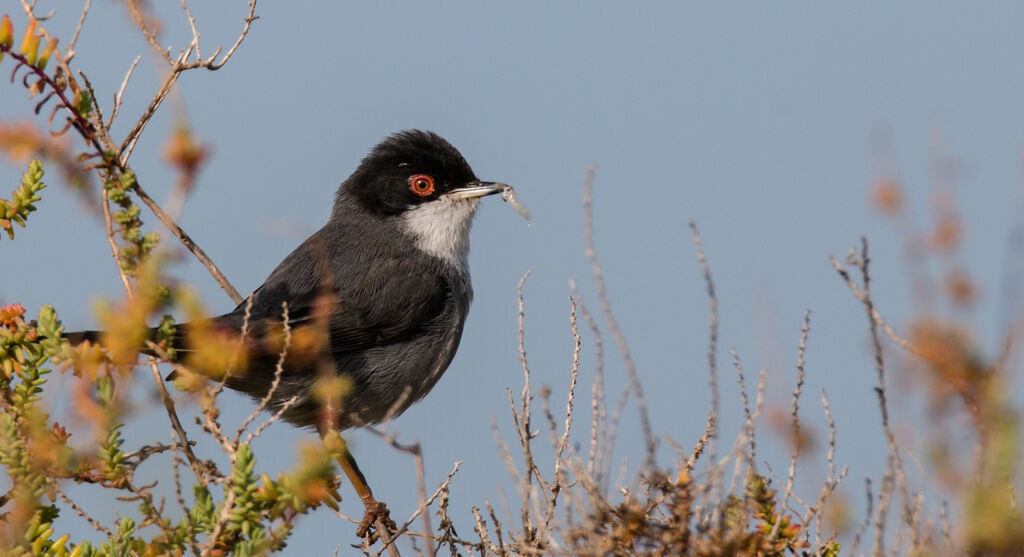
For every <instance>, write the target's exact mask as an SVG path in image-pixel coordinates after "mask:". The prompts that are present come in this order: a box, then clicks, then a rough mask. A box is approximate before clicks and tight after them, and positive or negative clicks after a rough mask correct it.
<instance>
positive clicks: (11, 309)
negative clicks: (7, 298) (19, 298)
mask: <svg viewBox="0 0 1024 557" xmlns="http://www.w3.org/2000/svg"><path fill="white" fill-rule="evenodd" d="M22 315H25V308H24V307H22V305H21V304H7V305H5V306H4V307H2V308H0V325H3V326H5V327H10V326H11V325H15V324H17V323H19V322H21V316H22Z"/></svg>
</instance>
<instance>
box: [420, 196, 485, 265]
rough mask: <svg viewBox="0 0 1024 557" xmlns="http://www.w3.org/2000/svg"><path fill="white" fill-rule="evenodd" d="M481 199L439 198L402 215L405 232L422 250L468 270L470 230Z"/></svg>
mask: <svg viewBox="0 0 1024 557" xmlns="http://www.w3.org/2000/svg"><path fill="white" fill-rule="evenodd" d="M479 202H480V200H479V199H460V200H453V199H449V198H446V197H440V198H438V199H435V200H433V201H429V202H427V203H424V204H422V205H420V206H418V207H415V208H413V209H409V210H407V211H405V213H403V214H402V217H401V218H402V220H403V223H404V225H405V230H406V232H408V233H409V234H410V235H412V236H413V237H414V238H415V239H416V245H417V246H418V247H419V248H420V249H421V250H423V251H425V252H427V253H429V254H430V255H433V256H434V257H437V258H440V259H442V260H444V261H447V262H448V263H450V264H452V265H454V266H456V267H458V268H460V269H465V268H466V267H467V266H468V256H469V229H470V227H471V226H472V224H473V214H474V213H475V212H476V206H477V204H478V203H479Z"/></svg>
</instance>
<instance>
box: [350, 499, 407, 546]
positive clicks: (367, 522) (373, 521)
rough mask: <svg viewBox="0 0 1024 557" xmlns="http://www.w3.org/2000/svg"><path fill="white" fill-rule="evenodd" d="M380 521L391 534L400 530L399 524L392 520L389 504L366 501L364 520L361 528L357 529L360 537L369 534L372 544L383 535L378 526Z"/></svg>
mask: <svg viewBox="0 0 1024 557" xmlns="http://www.w3.org/2000/svg"><path fill="white" fill-rule="evenodd" d="M378 521H379V522H380V523H381V524H382V525H383V526H384V527H385V528H387V530H388V532H387V533H388V535H389V536H390V534H393V533H395V532H396V531H398V525H397V524H395V521H394V520H391V512H390V511H388V507H387V505H385V504H384V503H381V502H379V501H368V502H367V503H366V512H365V513H364V514H363V520H362V522H360V523H359V528H358V529H357V530H356V536H358V537H360V538H365V537H367V536H369V537H370V540H369V541H370V543H371V544H372V543H373V542H375V541H377V539H378V538H380V537H381V532H379V531H378V528H376V525H377V523H378Z"/></svg>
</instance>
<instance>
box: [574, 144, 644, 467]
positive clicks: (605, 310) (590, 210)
mask: <svg viewBox="0 0 1024 557" xmlns="http://www.w3.org/2000/svg"><path fill="white" fill-rule="evenodd" d="M596 168H597V165H596V164H594V163H590V165H588V166H587V170H586V174H585V177H584V179H583V243H584V246H585V247H584V251H585V253H586V256H587V260H588V261H590V267H591V272H592V273H593V275H594V286H595V288H596V289H597V299H598V300H599V301H600V302H601V313H602V314H604V320H605V324H606V325H607V326H608V330H609V331H610V332H611V334H612V338H613V339H615V344H617V345H618V347H619V354H620V355H621V356H622V362H623V364H624V365H625V368H626V376H627V377H628V378H629V382H630V384H631V385H632V390H633V391H634V392H635V393H636V406H637V411H638V412H639V414H640V428H641V433H642V434H643V437H644V446H645V447H646V453H645V457H644V463H643V466H642V468H641V469H642V470H653V469H654V457H655V452H656V451H657V448H658V446H657V444H656V440H655V437H654V434H653V432H652V431H653V430H652V428H651V419H650V416H649V415H648V412H647V400H646V398H644V389H643V385H641V384H640V377H639V375H638V374H637V370H636V364H635V363H634V362H633V356H632V355H631V354H630V352H629V345H628V344H627V343H626V338H625V336H624V335H623V334H622V330H621V329H620V328H619V323H618V320H616V319H615V314H614V313H613V312H612V303H611V298H610V297H609V296H608V288H607V286H605V282H604V271H603V270H602V267H601V262H600V260H598V258H597V251H596V250H595V249H594V203H593V198H594V195H593V194H594V171H595V170H596Z"/></svg>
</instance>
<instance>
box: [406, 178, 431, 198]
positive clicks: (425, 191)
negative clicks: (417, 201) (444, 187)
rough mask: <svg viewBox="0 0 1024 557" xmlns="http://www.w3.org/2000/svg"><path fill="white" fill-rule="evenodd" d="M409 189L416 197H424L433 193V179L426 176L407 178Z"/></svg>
mask: <svg viewBox="0 0 1024 557" xmlns="http://www.w3.org/2000/svg"><path fill="white" fill-rule="evenodd" d="M409 189H411V190H412V192H413V193H415V194H416V195H419V196H422V197H426V196H428V195H430V194H432V193H434V179H433V178H431V177H430V176H427V175H426V174H416V175H415V176H409Z"/></svg>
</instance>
